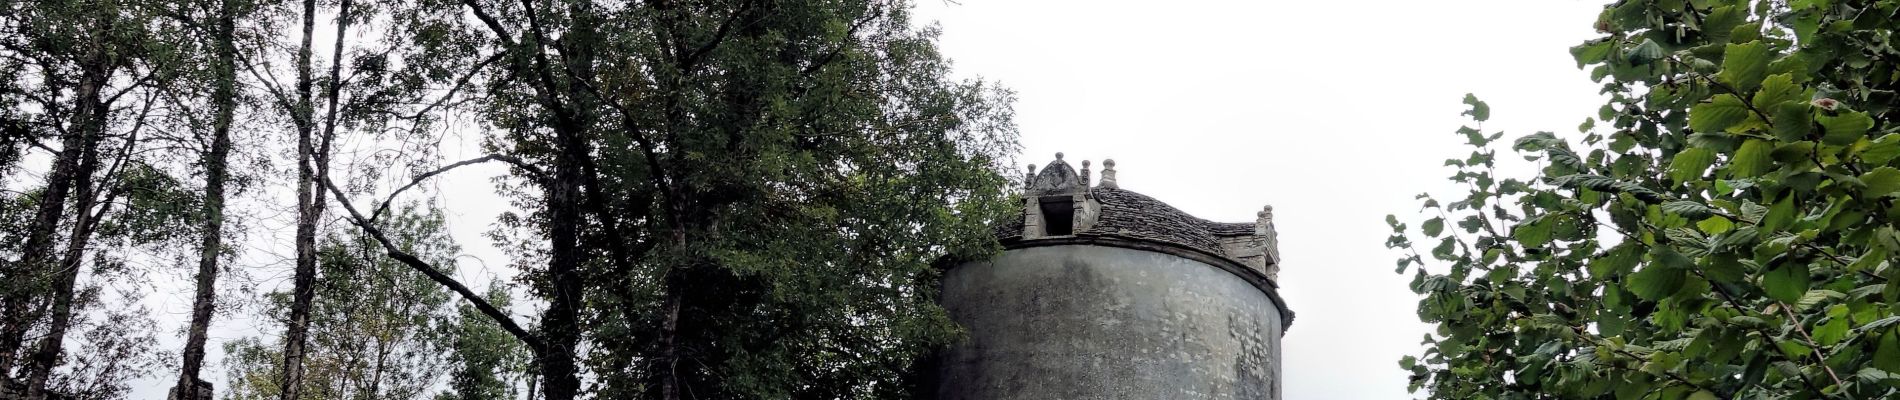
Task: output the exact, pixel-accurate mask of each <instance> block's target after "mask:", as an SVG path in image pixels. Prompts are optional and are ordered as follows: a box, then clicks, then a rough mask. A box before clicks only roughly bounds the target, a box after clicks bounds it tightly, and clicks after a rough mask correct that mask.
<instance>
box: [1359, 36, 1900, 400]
mask: <svg viewBox="0 0 1900 400" xmlns="http://www.w3.org/2000/svg"><path fill="white" fill-rule="evenodd" d="M1896 13H1900V3H1895V2H1891V1H1790V2H1786V3H1782V2H1741V1H1730V0H1706V1H1703V0H1694V1H1668V0H1663V1H1642V0H1631V1H1621V2H1618V3H1616V4H1613V5H1610V6H1609V7H1608V8H1607V9H1606V10H1605V11H1604V12H1603V14H1602V15H1601V17H1600V19H1599V21H1598V23H1597V28H1598V30H1599V31H1601V32H1603V33H1604V36H1603V37H1601V38H1598V39H1593V40H1590V41H1588V42H1585V43H1584V44H1582V45H1579V46H1577V47H1574V48H1572V49H1571V54H1572V55H1574V56H1576V59H1577V61H1578V65H1579V66H1580V67H1585V68H1590V69H1591V71H1592V76H1593V77H1595V78H1594V79H1597V80H1599V81H1601V82H1603V83H1604V90H1603V93H1605V94H1607V95H1608V97H1609V99H1610V100H1609V103H1608V104H1606V105H1605V106H1604V107H1603V108H1602V109H1601V110H1599V113H1598V114H1599V115H1598V116H1597V118H1595V119H1593V120H1591V121H1589V122H1586V123H1585V124H1584V127H1583V129H1582V130H1583V134H1582V135H1581V136H1577V137H1557V136H1556V135H1552V134H1549V133H1539V134H1537V135H1531V136H1528V137H1525V138H1523V139H1520V140H1518V141H1517V142H1516V146H1515V147H1514V148H1515V150H1517V151H1519V152H1520V153H1522V154H1523V155H1524V156H1525V157H1526V158H1527V159H1530V160H1533V161H1538V162H1540V165H1541V170H1540V171H1538V176H1537V177H1535V178H1534V179H1520V178H1510V177H1500V176H1496V175H1495V174H1496V173H1495V172H1494V169H1493V165H1492V164H1491V163H1490V162H1488V160H1487V161H1486V162H1482V163H1456V164H1453V165H1454V166H1455V167H1456V168H1457V174H1456V175H1454V176H1453V177H1452V180H1453V181H1455V182H1458V183H1463V184H1465V185H1467V186H1468V187H1469V188H1470V191H1469V192H1468V193H1467V194H1466V195H1464V196H1463V197H1462V198H1461V199H1458V200H1456V201H1450V202H1445V203H1440V202H1439V201H1438V200H1437V199H1435V198H1432V197H1431V196H1427V195H1421V199H1422V200H1424V202H1425V209H1426V211H1427V212H1428V214H1427V215H1425V216H1422V217H1423V218H1428V219H1426V223H1425V224H1423V226H1422V227H1421V228H1423V229H1418V230H1412V229H1410V227H1409V226H1408V224H1405V223H1403V222H1402V221H1401V220H1400V219H1399V218H1395V217H1392V218H1388V223H1389V224H1391V226H1392V227H1393V230H1394V233H1393V235H1392V236H1391V237H1390V238H1389V239H1388V240H1387V242H1386V243H1387V246H1388V247H1392V248H1396V249H1402V250H1405V251H1406V253H1405V255H1404V256H1402V257H1401V259H1400V266H1401V268H1400V272H1401V273H1404V272H1405V270H1406V269H1408V268H1407V267H1408V266H1409V267H1411V268H1410V269H1412V270H1413V273H1414V274H1416V278H1415V279H1414V280H1413V284H1412V285H1411V286H1412V290H1413V291H1414V292H1416V293H1418V294H1420V295H1422V296H1423V299H1422V300H1421V301H1420V302H1419V309H1418V312H1419V317H1420V318H1421V319H1422V320H1424V321H1426V322H1429V323H1433V324H1436V325H1437V331H1436V332H1434V333H1433V334H1431V335H1428V336H1427V337H1426V338H1425V341H1424V343H1423V344H1424V345H1425V346H1426V349H1425V352H1424V353H1423V354H1422V355H1418V356H1407V357H1405V359H1404V360H1402V361H1401V365H1400V366H1401V367H1403V368H1405V369H1406V370H1408V371H1410V372H1411V373H1412V374H1413V377H1412V388H1413V389H1414V390H1418V389H1426V390H1429V393H1430V395H1431V396H1432V397H1434V398H1445V399H1531V398H1589V399H1682V398H1688V399H1717V398H1723V399H1833V398H1841V399H1885V398H1895V397H1897V396H1900V389H1897V388H1900V379H1895V378H1896V377H1900V361H1895V360H1896V358H1895V357H1900V345H1897V344H1896V341H1900V328H1896V325H1897V324H1896V323H1894V322H1893V321H1900V317H1897V316H1896V314H1900V290H1896V289H1900V285H1896V284H1893V281H1894V280H1895V279H1900V268H1897V267H1895V265H1894V260H1893V258H1892V256H1893V255H1896V254H1900V231H1896V228H1897V227H1900V225H1896V218H1895V217H1896V216H1900V209H1897V208H1896V207H1895V204H1894V201H1893V199H1892V198H1891V197H1889V196H1890V195H1892V194H1893V193H1895V192H1896V191H1900V170H1896V169H1895V168H1894V166H1893V165H1891V163H1892V162H1893V161H1894V160H1895V159H1896V156H1900V135H1895V133H1896V131H1900V126H1896V125H1895V124H1894V121H1896V119H1900V111H1897V110H1895V109H1894V107H1893V106H1894V104H1895V101H1896V98H1895V86H1896V84H1900V74H1895V73H1894V72H1893V71H1896V70H1900V65H1896V64H1895V61H1896V60H1900V58H1897V57H1895V55H1900V52H1896V51H1895V50H1894V48H1893V47H1892V45H1891V43H1892V42H1891V39H1892V38H1893V32H1894V31H1895V30H1896V29H1897V28H1900V18H1895V16H1896ZM1465 102H1466V103H1467V104H1471V105H1472V110H1471V111H1470V112H1467V114H1468V115H1472V116H1473V117H1474V119H1476V120H1478V121H1480V122H1482V121H1483V120H1484V119H1485V118H1487V117H1488V114H1489V109H1488V107H1486V106H1484V104H1483V102H1480V101H1476V100H1475V99H1472V98H1469V97H1467V99H1466V100H1465ZM1599 128H1600V129H1603V130H1607V131H1608V132H1607V133H1605V132H1603V131H1599V130H1596V129H1599ZM1473 131H1477V132H1481V130H1478V129H1473V128H1462V129H1460V130H1459V133H1460V134H1461V135H1465V136H1474V135H1476V136H1481V135H1482V133H1475V132H1473ZM1472 145H1473V147H1474V148H1475V149H1476V151H1477V152H1478V153H1484V154H1489V153H1491V152H1494V151H1495V150H1494V149H1493V148H1494V147H1495V146H1492V145H1490V144H1488V143H1484V142H1473V143H1472ZM1572 146H1581V147H1580V148H1578V149H1575V150H1573V147H1572ZM1446 220H1472V221H1475V222H1474V223H1473V224H1472V225H1473V226H1475V227H1476V228H1477V229H1471V230H1465V231H1451V232H1449V234H1444V233H1445V232H1443V231H1442V221H1446ZM1557 221H1569V222H1568V223H1558V222H1557ZM1414 232H1416V233H1419V234H1423V235H1424V236H1426V237H1433V238H1439V237H1440V236H1441V234H1444V235H1442V236H1443V238H1442V239H1437V240H1438V241H1437V242H1436V243H1433V242H1426V243H1422V244H1414V243H1413V242H1412V239H1413V238H1414V237H1415V236H1413V233H1414ZM1434 245H1435V247H1433V248H1432V249H1431V254H1432V256H1433V259H1435V260H1436V261H1427V260H1426V259H1425V258H1424V257H1422V256H1420V255H1419V253H1418V252H1419V251H1420V250H1417V248H1420V247H1424V246H1434Z"/></svg>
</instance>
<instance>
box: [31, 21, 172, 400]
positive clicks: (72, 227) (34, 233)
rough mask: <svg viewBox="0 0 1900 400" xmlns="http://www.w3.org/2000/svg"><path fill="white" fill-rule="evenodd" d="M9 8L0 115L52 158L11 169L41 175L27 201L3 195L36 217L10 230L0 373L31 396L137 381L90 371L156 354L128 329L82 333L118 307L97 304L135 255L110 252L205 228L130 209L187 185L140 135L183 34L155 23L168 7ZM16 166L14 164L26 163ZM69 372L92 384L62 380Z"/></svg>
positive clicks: (167, 212)
mask: <svg viewBox="0 0 1900 400" xmlns="http://www.w3.org/2000/svg"><path fill="white" fill-rule="evenodd" d="M0 9H4V10H5V12H0V30H3V31H4V32H5V34H3V35H0V54H3V55H0V58H4V59H6V60H7V61H6V62H5V63H6V64H8V65H7V66H8V67H9V68H7V70H8V72H7V73H6V74H5V77H6V78H7V79H8V82H7V83H5V84H4V87H5V88H7V90H6V91H0V98H5V100H0V104H5V105H7V107H8V109H7V110H6V111H5V112H0V115H4V117H0V126H3V127H4V133H5V136H6V137H7V139H6V140H5V142H6V143H7V144H8V145H9V146H12V145H17V144H24V145H25V147H24V148H25V149H29V150H28V151H44V152H46V153H48V154H47V155H48V156H50V158H51V163H50V165H48V166H46V167H45V169H44V170H40V169H39V168H29V169H26V171H19V170H13V169H12V167H13V166H12V165H7V166H6V168H7V169H8V172H10V173H11V172H27V174H28V175H31V174H33V173H38V172H44V175H42V176H44V177H45V180H44V182H43V183H41V184H40V185H37V186H35V187H36V189H32V190H30V191H28V192H27V193H23V194H21V195H19V196H18V197H14V195H13V194H8V195H7V196H8V197H13V198H10V199H8V201H9V202H15V203H14V204H18V205H23V206H27V207H30V208H31V209H32V212H31V214H30V217H27V218H25V219H24V221H9V225H14V226H17V227H19V228H20V229H19V230H18V231H17V237H9V239H13V240H8V242H10V243H17V244H18V246H17V247H13V246H9V250H11V251H12V252H11V253H9V254H8V255H9V256H11V257H9V258H11V259H10V260H6V261H5V262H4V263H0V280H4V281H6V282H9V283H10V284H8V285H5V286H4V287H0V375H5V376H4V378H5V379H4V380H7V381H15V380H18V381H22V382H23V383H24V386H25V391H26V395H27V396H28V397H34V398H37V397H40V396H45V395H47V394H49V393H52V392H55V391H56V390H55V389H60V388H62V385H66V384H70V383H72V382H79V381H84V382H86V384H88V385H91V384H98V385H117V384H119V383H121V382H120V381H122V380H123V378H125V377H127V376H129V375H127V371H128V370H126V369H113V370H111V371H98V370H87V369H85V368H86V367H89V366H97V365H120V366H129V365H131V364H126V363H121V362H122V361H126V360H127V357H128V356H127V354H130V356H139V357H143V356H145V355H146V354H143V353H142V352H134V353H136V354H132V353H124V352H122V351H121V350H125V349H148V348H149V346H142V345H133V346H129V347H128V346H120V345H119V344H128V343H132V342H131V341H132V340H134V339H136V338H137V337H138V336H136V335H134V333H135V332H133V331H134V330H135V329H133V328H130V327H131V326H136V325H135V324H132V323H129V322H128V323H125V324H123V325H120V327H121V328H124V329H99V328H96V327H94V328H88V327H86V326H84V325H82V324H81V322H84V321H87V320H89V319H90V317H91V316H89V315H87V313H88V312H91V311H98V307H99V306H101V305H103V304H107V302H106V300H111V299H102V298H101V297H102V296H101V292H102V291H103V290H104V289H105V287H104V286H105V285H104V284H109V283H112V282H113V281H115V280H118V279H122V278H124V277H125V275H127V270H126V266H127V263H126V258H127V257H126V255H125V254H122V252H116V251H113V250H131V249H132V248H134V247H137V246H141V245H150V244H153V243H158V242H163V241H164V239H163V238H161V237H153V236H149V235H146V233H149V232H151V231H155V230H156V231H173V232H175V233H177V232H190V231H193V230H194V229H191V228H186V229H183V230H177V229H176V228H179V227H181V226H188V225H189V223H190V222H191V221H195V220H196V218H195V217H193V216H192V214H194V213H192V212H178V211H180V210H178V209H174V208H170V207H154V208H147V209H131V208H130V207H125V206H129V205H136V204H139V203H141V202H144V201H149V200H152V199H155V198H163V197H173V196H174V195H176V193H175V192H172V191H171V189H176V188H177V186H176V183H177V181H176V180H175V179H173V178H172V177H170V176H166V175H165V173H164V172H163V170H162V169H161V168H158V167H157V166H158V165H159V163H158V162H157V161H159V160H157V159H155V157H149V156H148V155H146V154H144V153H145V150H146V149H145V148H144V147H143V146H144V145H145V139H144V138H145V136H141V134H142V133H143V134H149V132H145V130H146V127H147V126H149V125H150V123H151V122H152V121H151V118H148V117H152V111H153V109H154V105H155V104H157V103H158V101H157V99H156V97H157V95H158V94H159V93H158V92H157V91H154V90H153V87H152V82H153V81H156V80H158V79H159V77H160V76H161V75H165V74H167V73H170V72H172V70H171V69H170V68H168V67H167V66H166V65H163V63H164V61H165V60H166V58H167V56H168V55H169V54H170V53H171V52H173V51H175V50H176V49H178V46H179V43H177V42H174V41H169V38H173V37H176V35H173V34H174V33H176V32H177V29H178V26H177V25H175V24H169V23H163V22H154V21H153V18H151V17H153V16H155V15H157V13H156V11H157V9H158V8H157V7H155V6H154V5H153V4H147V3H137V2H131V3H128V2H118V1H105V2H61V1H51V2H36V3H33V4H31V5H24V4H18V3H7V4H3V5H0ZM54 144H57V148H55V147H54V146H53V145H54ZM9 152H10V150H9ZM9 154H11V155H8V156H7V157H15V158H11V159H12V160H17V159H18V158H17V157H18V156H19V154H18V153H9ZM194 199H196V197H195V196H182V197H179V198H174V199H173V200H194ZM177 204H178V205H188V204H193V203H192V202H185V203H177ZM15 222H18V223H17V225H15ZM14 235H15V233H14V232H9V234H8V236H14ZM82 277H86V278H87V279H81V278H82ZM105 317H107V319H112V320H121V321H123V320H126V319H134V320H136V319H138V318H143V317H144V316H142V315H126V314H112V313H110V312H108V315H105ZM100 332H105V333H100ZM72 333H80V334H81V335H79V337H77V338H76V340H77V341H78V343H79V344H81V345H82V346H68V343H69V340H68V339H69V336H73V335H71V334H72ZM113 343H118V344H113ZM69 347H72V348H69ZM74 350H79V351H74ZM72 361H76V362H77V364H73V363H69V362H72ZM62 366H65V367H71V368H72V369H75V370H76V371H79V372H75V373H93V374H94V375H93V376H91V377H74V376H62V368H63V367H62ZM16 367H17V368H16ZM135 373H142V372H135ZM75 378H77V379H75ZM100 387H102V386H97V385H94V387H90V388H87V387H81V388H73V387H64V389H74V390H79V391H72V390H69V391H67V393H99V391H96V390H92V389H98V388H100Z"/></svg>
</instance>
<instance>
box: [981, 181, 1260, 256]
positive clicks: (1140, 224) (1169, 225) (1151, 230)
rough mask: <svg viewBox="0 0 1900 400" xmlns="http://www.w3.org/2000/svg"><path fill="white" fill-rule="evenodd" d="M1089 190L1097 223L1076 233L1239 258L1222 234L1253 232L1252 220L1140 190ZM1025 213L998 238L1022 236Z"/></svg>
mask: <svg viewBox="0 0 1900 400" xmlns="http://www.w3.org/2000/svg"><path fill="white" fill-rule="evenodd" d="M1089 193H1090V195H1091V196H1093V197H1094V199H1095V201H1096V202H1098V203H1100V204H1101V205H1102V208H1101V214H1100V216H1099V217H1098V219H1097V220H1096V222H1095V226H1093V227H1090V228H1089V229H1086V230H1082V231H1079V232H1076V233H1075V235H1076V236H1109V237H1116V238H1122V239H1133V240H1141V241H1150V242H1161V243H1167V244H1172V245H1177V246H1182V247H1186V248H1190V249H1194V250H1199V251H1202V252H1205V253H1207V254H1210V255H1215V256H1220V257H1225V258H1228V259H1237V258H1239V255H1235V254H1227V252H1226V251H1225V250H1223V249H1222V248H1221V245H1220V242H1219V241H1218V238H1219V237H1221V236H1244V235H1252V234H1253V233H1254V224H1253V223H1226V222H1213V221H1208V220H1205V219H1200V218H1198V217H1195V216H1192V215H1188V213H1186V212H1183V211H1181V210H1180V209H1176V208H1174V206H1170V205H1168V203H1163V202H1161V201H1160V200H1155V198H1153V197H1148V196H1147V195H1144V194H1141V193H1135V192H1133V191H1129V190H1122V189H1118V188H1106V187H1095V188H1090V189H1089ZM1022 232H1023V217H1022V214H1021V213H1020V212H1019V213H1017V214H1016V216H1015V217H1013V218H1010V219H1008V220H1007V221H1005V222H1004V223H1002V224H1000V225H999V226H997V227H996V236H997V239H999V240H1002V241H1004V242H1010V241H1016V240H1021V239H1022Z"/></svg>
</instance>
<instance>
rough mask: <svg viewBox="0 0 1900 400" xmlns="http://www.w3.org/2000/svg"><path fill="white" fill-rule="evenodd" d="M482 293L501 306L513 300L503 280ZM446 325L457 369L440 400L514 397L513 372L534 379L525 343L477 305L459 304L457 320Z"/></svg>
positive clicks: (452, 373)
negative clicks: (503, 328)
mask: <svg viewBox="0 0 1900 400" xmlns="http://www.w3.org/2000/svg"><path fill="white" fill-rule="evenodd" d="M482 297H485V298H487V299H489V301H492V302H494V304H495V306H496V307H501V308H508V306H509V303H511V302H512V301H511V296H510V295H509V294H508V289H507V288H506V287H503V286H501V285H499V284H496V285H490V286H489V287H488V291H487V292H486V293H483V294H482ZM445 327H446V328H447V329H449V332H450V333H448V335H449V337H450V338H452V340H451V343H450V344H449V349H450V351H451V352H450V353H449V354H450V356H449V363H450V365H451V368H453V370H452V371H451V372H450V373H449V382H448V386H449V387H448V390H445V391H443V392H442V393H440V394H437V395H436V397H435V398H436V399H437V400H494V399H513V398H515V397H516V393H517V392H516V390H515V387H514V385H513V384H512V382H511V379H510V376H511V375H522V376H525V377H526V378H528V379H534V376H533V375H532V374H530V373H529V372H531V371H527V370H526V369H525V368H524V367H526V366H527V360H526V354H524V353H525V351H523V350H522V348H521V343H520V342H519V341H516V340H515V338H514V337H512V336H509V335H508V332H507V331H503V330H502V329H501V327H500V326H498V325H496V324H495V321H493V320H490V319H488V316H485V315H482V313H481V311H480V310H476V309H475V307H473V306H470V305H468V304H462V305H460V306H457V307H456V317H455V320H454V322H451V323H449V324H447V325H446V326H445Z"/></svg>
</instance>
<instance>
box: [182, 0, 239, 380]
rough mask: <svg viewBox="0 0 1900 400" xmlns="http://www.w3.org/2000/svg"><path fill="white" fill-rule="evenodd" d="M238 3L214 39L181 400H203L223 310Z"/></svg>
mask: <svg viewBox="0 0 1900 400" xmlns="http://www.w3.org/2000/svg"><path fill="white" fill-rule="evenodd" d="M232 1H233V0H223V1H220V2H219V6H218V8H219V10H218V18H217V30H218V32H217V33H215V34H213V35H212V36H213V37H214V38H215V40H216V41H217V44H216V50H215V51H216V52H217V54H216V57H217V59H216V63H217V64H215V65H214V66H213V69H214V70H215V73H216V74H217V75H216V77H215V79H216V80H217V81H216V87H215V89H213V92H212V94H211V97H212V99H211V100H212V102H213V103H214V104H216V105H215V108H216V109H215V111H214V112H215V113H216V116H215V118H216V119H215V121H213V122H212V126H211V151H210V152H209V153H207V154H205V157H204V168H205V195H204V196H205V203H204V207H203V212H204V216H205V221H204V227H203V229H204V231H203V232H202V234H203V239H202V241H201V247H200V249H199V251H200V253H199V255H198V276H197V280H198V293H197V296H195V297H194V298H193V299H192V306H191V327H190V328H189V330H188V333H187V334H186V337H185V351H184V353H185V354H184V358H185V360H184V361H185V364H184V366H183V367H182V368H180V371H179V374H178V384H177V386H176V389H174V390H175V392H174V393H177V398H178V399H181V400H197V399H198V397H199V396H200V394H199V393H198V371H199V370H200V369H201V368H203V366H204V357H205V341H206V336H207V334H208V332H209V331H210V328H211V314H212V311H214V308H215V307H216V306H217V305H216V300H217V299H216V296H217V290H216V285H217V282H218V254H219V253H220V249H222V247H223V246H224V244H223V239H224V183H225V180H226V179H228V171H227V170H226V164H225V159H226V158H227V157H229V155H230V153H231V120H232V114H233V113H235V112H236V108H237V84H236V82H235V81H236V80H237V60H236V54H237V46H236V44H235V43H234V42H233V40H234V39H233V38H232V36H234V35H236V33H237V32H236V31H237V28H236V21H233V19H234V18H235V16H233V15H232V13H234V12H236V11H235V10H233V9H232V8H233V7H232V4H231V2H232Z"/></svg>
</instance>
